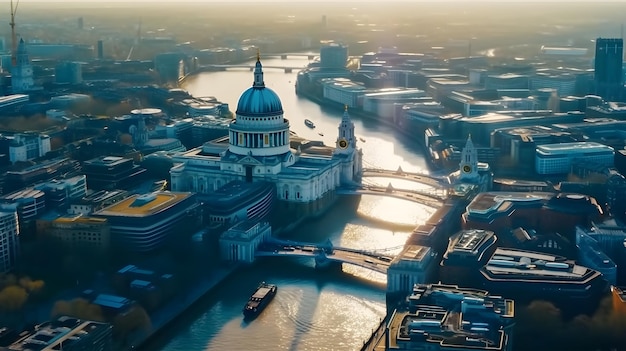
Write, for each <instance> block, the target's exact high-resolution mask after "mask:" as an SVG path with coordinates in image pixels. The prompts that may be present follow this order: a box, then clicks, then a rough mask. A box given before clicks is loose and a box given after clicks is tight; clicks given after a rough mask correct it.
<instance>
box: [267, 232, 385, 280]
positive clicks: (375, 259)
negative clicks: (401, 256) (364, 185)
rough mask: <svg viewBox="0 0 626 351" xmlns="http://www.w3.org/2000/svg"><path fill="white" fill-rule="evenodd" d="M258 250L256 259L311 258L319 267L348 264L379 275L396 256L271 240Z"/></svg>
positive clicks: (327, 245) (328, 243) (331, 246)
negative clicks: (331, 264) (330, 264)
mask: <svg viewBox="0 0 626 351" xmlns="http://www.w3.org/2000/svg"><path fill="white" fill-rule="evenodd" d="M262 248H263V249H257V251H256V253H255V256H256V257H310V258H313V259H315V263H316V264H317V265H321V266H323V265H326V264H328V263H332V262H336V263H346V264H352V265H355V266H359V267H363V268H367V269H370V270H373V271H375V272H378V273H383V274H386V273H387V269H388V268H389V265H390V264H391V261H392V260H393V259H394V256H391V255H388V254H384V253H376V252H372V251H366V250H355V249H350V248H345V247H339V246H333V245H332V243H331V242H330V240H329V241H328V242H327V243H326V244H313V243H304V242H295V241H288V240H279V239H276V238H271V239H270V240H268V241H266V242H265V243H263V246H262Z"/></svg>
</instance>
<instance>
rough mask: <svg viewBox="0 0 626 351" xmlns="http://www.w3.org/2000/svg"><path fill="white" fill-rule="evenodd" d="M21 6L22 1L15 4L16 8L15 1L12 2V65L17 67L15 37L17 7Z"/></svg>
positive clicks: (18, 0)
mask: <svg viewBox="0 0 626 351" xmlns="http://www.w3.org/2000/svg"><path fill="white" fill-rule="evenodd" d="M19 4H20V0H17V1H16V2H15V6H14V5H13V0H11V22H10V23H9V25H10V26H11V64H12V65H13V66H15V65H16V64H17V56H16V51H17V38H16V37H15V14H16V13H17V6H18V5H19Z"/></svg>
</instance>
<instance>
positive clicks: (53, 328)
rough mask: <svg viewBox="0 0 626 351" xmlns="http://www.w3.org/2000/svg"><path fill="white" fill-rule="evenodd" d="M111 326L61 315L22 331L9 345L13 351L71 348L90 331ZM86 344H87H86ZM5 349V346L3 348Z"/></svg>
mask: <svg viewBox="0 0 626 351" xmlns="http://www.w3.org/2000/svg"><path fill="white" fill-rule="evenodd" d="M110 328H111V326H110V325H108V324H105V323H100V322H94V321H83V320H80V319H77V318H72V317H66V316H63V317H60V318H58V319H57V320H55V321H52V322H46V323H42V324H39V325H37V326H36V328H35V329H34V330H33V331H31V332H26V333H22V335H23V337H22V338H21V339H19V340H18V341H16V342H14V343H13V344H11V345H10V346H8V347H7V350H11V351H34V350H38V351H47V350H63V348H64V347H67V348H68V349H69V348H71V345H72V344H75V343H78V342H80V340H81V338H85V337H87V336H88V335H89V334H90V333H101V332H103V331H104V330H105V329H109V330H110ZM85 346H86V345H85ZM3 349H4V348H3Z"/></svg>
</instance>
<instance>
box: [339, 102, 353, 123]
mask: <svg viewBox="0 0 626 351" xmlns="http://www.w3.org/2000/svg"><path fill="white" fill-rule="evenodd" d="M341 121H342V122H350V121H351V120H350V114H348V105H343V116H342V117H341Z"/></svg>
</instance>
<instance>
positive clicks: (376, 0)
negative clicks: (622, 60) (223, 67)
mask: <svg viewBox="0 0 626 351" xmlns="http://www.w3.org/2000/svg"><path fill="white" fill-rule="evenodd" d="M22 1H23V2H28V3H34V2H84V1H85V0H22ZM89 1H90V2H106V3H110V2H122V3H129V2H130V1H129V0H89ZM387 1H389V0H132V2H170V3H171V2H178V3H180V2H208V3H210V2H221V3H225V2H227V3H231V2H289V3H298V2H306V3H311V2H332V3H341V2H361V3H362V2H374V3H385V2H387ZM443 1H446V2H465V3H472V2H474V3H476V2H500V3H501V2H569V3H571V2H591V3H598V2H626V0H600V1H597V0H547V1H546V0H391V1H389V2H413V3H415V2H443Z"/></svg>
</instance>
